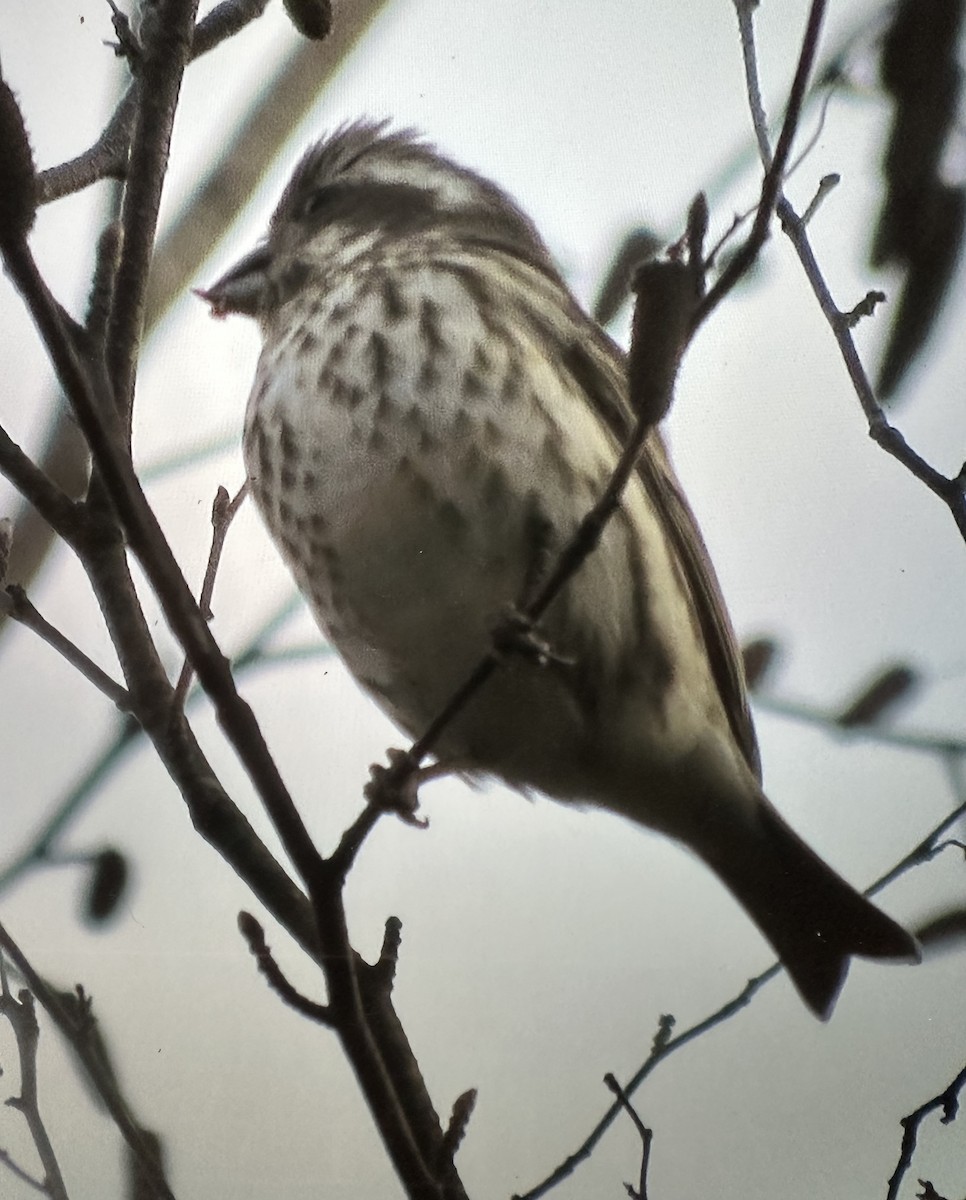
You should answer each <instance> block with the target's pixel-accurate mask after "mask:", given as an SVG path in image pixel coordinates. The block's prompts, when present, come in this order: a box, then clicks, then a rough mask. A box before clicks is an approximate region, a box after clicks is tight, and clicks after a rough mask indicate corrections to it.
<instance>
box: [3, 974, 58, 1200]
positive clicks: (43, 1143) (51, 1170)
mask: <svg viewBox="0 0 966 1200" xmlns="http://www.w3.org/2000/svg"><path fill="white" fill-rule="evenodd" d="M0 1015H2V1016H4V1017H6V1018H7V1020H8V1021H9V1022H10V1025H11V1027H12V1028H13V1032H14V1037H15V1038H16V1042H17V1053H18V1055H19V1058H20V1095H19V1096H11V1097H10V1099H8V1100H7V1104H8V1105H9V1106H10V1107H11V1108H15V1109H16V1110H17V1111H18V1112H19V1113H22V1114H23V1118H24V1120H25V1121H26V1122H27V1128H28V1129H29V1130H30V1136H31V1139H32V1140H33V1144H34V1147H35V1148H36V1150H37V1155H38V1157H39V1158H40V1162H41V1166H42V1167H43V1169H44V1180H43V1190H44V1192H45V1193H46V1194H47V1195H48V1196H49V1197H50V1200H68V1195H67V1187H66V1185H65V1183H64V1177H63V1175H62V1174H61V1170H60V1164H59V1163H58V1162H57V1155H56V1154H55V1153H54V1147H53V1143H52V1142H51V1140H50V1136H49V1134H48V1133H47V1127H46V1126H45V1125H44V1121H43V1118H42V1117H41V1115H40V1099H39V1095H38V1090H37V1045H38V1043H39V1041H40V1026H39V1025H38V1024H37V1015H36V1013H35V1011H34V998H33V996H32V995H31V994H30V992H29V991H28V990H27V989H26V988H24V989H22V990H21V992H20V994H19V996H16V997H15V996H14V995H13V993H12V992H11V991H10V987H9V984H8V982H7V968H6V963H5V960H4V956H3V953H2V951H0Z"/></svg>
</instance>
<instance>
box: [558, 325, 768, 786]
mask: <svg viewBox="0 0 966 1200" xmlns="http://www.w3.org/2000/svg"><path fill="white" fill-rule="evenodd" d="M574 307H575V309H576V312H577V315H578V317H579V319H580V323H579V326H578V327H577V328H576V329H575V336H574V337H573V338H572V339H571V341H570V343H569V345H567V346H566V347H565V348H563V354H564V362H565V363H566V365H567V369H568V370H569V371H571V372H572V374H573V376H574V378H575V379H576V380H577V381H578V382H579V384H580V385H581V386H582V387H583V388H584V390H585V391H586V392H587V394H588V396H590V398H591V400H592V401H593V403H594V406H595V408H596V410H597V412H598V413H599V414H600V416H601V418H602V419H603V421H604V422H605V423H606V425H607V426H608V428H609V429H610V430H611V432H612V433H613V434H614V436H615V437H616V438H617V440H618V442H619V444H620V445H622V446H623V445H624V444H626V442H627V440H628V438H629V437H630V436H631V433H632V431H633V428H634V415H633V413H632V411H631V409H630V405H629V403H628V398H627V377H626V356H625V355H624V353H623V351H622V350H621V349H620V348H619V347H618V346H617V345H616V344H615V343H614V342H613V341H612V340H611V339H610V338H609V337H608V336H607V335H606V334H605V333H604V332H603V331H602V330H601V329H600V328H599V327H598V326H597V325H596V324H595V323H594V322H592V321H591V320H590V319H589V318H588V317H586V316H585V315H584V314H583V313H582V312H581V311H580V309H579V308H576V305H575V306H574ZM637 472H638V475H639V476H640V478H641V481H642V482H643V484H644V487H645V489H646V491H647V494H648V496H649V498H650V500H651V503H652V504H653V506H654V509H655V511H656V512H658V513H660V514H661V516H662V518H663V520H664V524H665V529H666V532H667V536H668V540H669V542H670V544H671V546H672V547H673V550H674V556H675V559H676V561H677V563H678V565H679V567H680V570H681V576H682V579H683V582H684V584H685V586H686V588H687V590H688V592H689V593H690V596H691V601H692V604H693V606H694V611H695V612H696V614H697V617H698V623H699V628H700V630H701V636H702V638H703V640H704V646H705V650H706V652H707V655H708V660H709V662H710V663H711V670H712V674H713V677H714V681H715V684H716V685H717V688H718V693H719V695H720V696H721V702H722V704H723V706H724V709H725V712H726V714H727V716H728V722H729V724H730V726H731V731H732V733H733V734H734V737H735V741H736V742H737V743H738V745H739V746H740V748H741V751H742V754H743V755H744V757H745V760H746V761H747V763H748V765H749V767H751V769H752V771H753V772H754V774H755V777H756V778H757V779H759V781H760V779H761V759H760V757H759V753H758V740H757V738H756V736H755V728H754V724H753V723H752V719H751V711H750V709H749V706H748V694H747V689H746V687H745V673H744V667H743V664H742V659H741V651H740V649H739V647H738V643H737V639H736V638H735V634H734V630H733V628H732V626H731V620H730V618H729V616H728V610H727V608H726V607H725V602H724V597H723V596H722V595H721V587H720V585H719V583H718V579H717V576H716V575H715V571H714V567H713V565H712V563H711V556H710V555H709V554H708V550H707V547H706V546H705V544H704V538H702V536H701V532H700V530H699V529H698V524H697V522H696V520H695V518H694V514H693V513H692V511H691V506H690V505H689V504H688V501H687V499H686V498H685V495H684V492H683V491H682V489H681V485H680V483H679V482H678V480H677V477H676V476H675V474H674V470H673V468H672V467H671V464H670V461H669V459H668V455H667V450H666V448H665V446H664V441H663V439H662V438H661V435H660V432H659V431H658V430H657V429H655V430H652V432H651V433H650V434H649V436H648V439H647V441H646V443H645V445H644V449H643V451H642V452H641V456H640V458H639V459H638V462H637Z"/></svg>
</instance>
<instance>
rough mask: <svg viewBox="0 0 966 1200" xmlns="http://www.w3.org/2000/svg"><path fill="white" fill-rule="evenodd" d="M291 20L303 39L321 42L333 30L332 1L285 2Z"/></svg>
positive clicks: (287, 0)
mask: <svg viewBox="0 0 966 1200" xmlns="http://www.w3.org/2000/svg"><path fill="white" fill-rule="evenodd" d="M283 2H284V4H285V11H286V12H287V13H288V16H289V20H290V21H291V22H292V24H293V25H294V26H295V28H296V29H297V30H298V31H299V33H300V34H301V35H302V37H307V38H312V40H313V41H316V42H320V41H321V40H322V39H323V38H324V37H327V36H328V33H329V30H330V29H331V28H332V3H331V0H283Z"/></svg>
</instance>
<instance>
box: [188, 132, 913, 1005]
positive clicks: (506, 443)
mask: <svg viewBox="0 0 966 1200" xmlns="http://www.w3.org/2000/svg"><path fill="white" fill-rule="evenodd" d="M198 294H199V295H200V296H201V297H202V298H203V299H204V300H206V301H207V302H208V304H209V305H210V307H211V311H212V313H213V314H214V315H216V316H225V315H227V314H229V313H240V314H243V315H246V316H249V317H252V318H254V319H255V320H256V322H257V324H258V326H259V329H260V333H261V339H262V349H261V354H260V357H259V360H258V365H257V368H256V372H255V379H254V383H253V386H252V390H251V394H250V397H249V400H248V405H247V410H246V414H245V421H244V431H243V453H244V460H245V465H246V470H247V475H248V483H249V487H250V491H251V495H252V496H253V498H254V501H255V504H256V506H257V508H258V510H259V512H260V514H261V517H262V518H263V520H264V523H265V525H266V526H267V529H268V532H269V534H270V535H271V538H272V539H273V540H274V542H275V544H276V546H277V548H278V550H279V552H280V554H281V556H282V558H283V559H284V560H285V562H286V563H287V565H288V567H289V569H290V571H291V573H292V575H293V577H294V579H295V582H296V584H297V586H298V588H299V589H300V591H301V592H302V594H303V596H304V597H305V599H306V601H307V602H308V604H309V606H310V608H311V610H312V612H313V614H314V616H315V618H316V620H317V622H318V624H319V626H320V628H321V630H322V632H323V633H324V635H325V636H326V638H327V639H328V640H329V642H330V643H331V645H332V646H333V647H334V648H335V649H336V651H337V652H338V653H339V655H340V656H341V658H342V659H343V661H344V663H345V665H346V666H347V668H348V670H349V672H350V673H351V674H352V675H353V676H354V677H355V679H356V681H357V682H358V683H359V685H360V686H361V687H362V688H363V689H364V691H366V692H367V693H368V694H369V695H370V696H371V697H372V698H373V699H374V700H375V701H376V703H377V704H378V705H379V706H380V707H381V708H382V709H383V710H384V711H385V712H386V713H387V714H388V715H389V717H390V718H391V719H392V720H393V721H394V722H395V723H396V725H397V726H398V727H399V728H400V729H401V730H402V731H403V732H404V733H405V734H406V735H408V736H410V737H418V736H419V735H420V734H421V733H422V732H423V730H424V729H425V728H426V726H427V725H428V724H429V722H431V721H432V720H433V718H434V717H435V716H436V715H437V714H438V713H439V711H440V710H441V708H442V707H443V706H444V705H445V704H446V703H447V701H448V700H449V698H450V697H451V696H452V694H453V693H454V691H455V690H456V688H457V687H458V686H459V685H460V684H461V683H462V682H463V680H464V679H465V677H466V676H467V674H468V672H469V671H470V670H471V669H472V668H473V667H474V665H475V664H476V663H477V662H478V661H479V660H480V658H481V656H483V655H484V654H486V653H487V651H488V650H489V649H490V648H491V647H492V644H493V630H494V628H495V626H496V625H498V623H499V619H500V615H501V614H505V613H507V612H510V611H513V606H514V605H518V604H519V602H520V600H521V597H524V596H526V595H527V592H528V589H532V588H533V587H534V585H535V582H537V583H538V582H539V579H540V577H541V574H542V573H544V572H546V570H547V565H546V564H547V563H548V561H552V559H553V557H554V555H556V554H557V553H559V551H560V550H561V549H562V548H563V547H564V546H565V545H567V543H568V541H569V539H571V538H572V537H573V535H574V531H575V530H576V528H577V526H578V525H579V523H580V521H581V519H582V518H583V516H584V515H585V513H586V512H587V511H588V509H590V508H591V506H592V505H593V504H594V503H595V501H596V500H597V499H598V497H599V496H600V494H601V492H602V491H603V489H604V488H605V487H606V485H607V482H608V480H609V478H610V476H611V474H612V472H613V470H614V467H615V464H616V462H617V460H618V457H619V455H620V452H621V448H622V446H623V445H624V444H625V443H626V442H627V439H628V438H629V436H630V434H631V430H632V429H633V426H634V419H635V418H634V412H633V408H632V404H631V401H630V399H629V394H628V384H627V363H626V355H625V353H624V351H623V350H622V349H621V348H620V347H619V346H618V345H617V344H616V343H615V342H614V341H613V340H612V339H611V338H610V336H609V335H608V334H607V333H606V332H605V331H604V330H603V329H602V328H601V327H600V326H599V325H597V324H596V323H595V322H594V321H593V320H592V318H591V317H590V316H588V315H587V314H586V313H585V312H584V311H583V309H582V308H581V307H580V305H579V304H578V302H577V300H576V299H575V298H574V296H573V295H572V293H571V291H570V289H569V288H568V286H567V284H566V282H565V281H564V279H563V277H562V275H561V273H560V271H559V270H558V268H557V266H556V265H555V264H554V261H553V259H552V256H551V254H550V252H549V250H548V249H547V247H546V245H545V243H544V241H543V239H542V238H541V236H540V234H539V232H538V231H537V228H536V226H535V225H534V223H533V222H532V220H531V219H530V218H529V217H528V216H527V215H526V214H525V213H524V211H523V210H522V209H521V207H520V206H519V205H518V204H517V203H516V202H515V201H514V200H513V199H512V198H511V197H510V195H509V194H508V193H507V192H506V191H504V190H503V189H502V188H500V187H499V186H498V185H497V184H496V183H494V182H492V181H490V180H489V179H487V178H484V177H483V176H482V175H480V174H478V173H477V172H475V171H473V170H470V169H469V168H467V167H465V166H462V165H460V164H458V163H456V162H455V161H452V160H451V159H449V158H448V157H446V156H445V155H444V154H442V153H440V152H439V151H438V150H437V149H436V148H435V147H434V146H433V145H432V144H431V143H430V142H428V141H426V140H425V139H424V138H422V137H421V136H420V135H418V134H417V133H415V132H413V131H411V130H408V129H402V130H397V129H394V128H392V127H391V126H390V125H389V123H388V122H385V121H372V120H367V119H366V120H359V121H354V122H351V123H348V124H345V125H343V126H340V127H339V128H337V129H336V130H335V131H334V132H332V133H330V134H328V135H326V136H323V137H322V138H321V139H320V140H319V141H317V142H316V143H314V144H313V145H312V146H311V147H310V148H309V149H308V150H307V152H306V153H305V154H304V155H303V157H302V158H301V160H300V161H299V162H298V164H297V165H296V167H295V169H294V172H293V174H292V176H291V179H290V181H289V182H288V184H287V186H286V187H285V189H284V191H283V193H282V196H281V199H280V200H279V202H278V205H277V207H276V209H275V211H274V213H273V215H272V217H271V219H270V222H269V228H268V233H267V235H266V236H265V238H264V239H263V240H262V241H261V242H260V243H259V244H258V245H257V246H256V247H255V249H254V250H252V251H251V252H250V253H249V254H247V255H246V256H245V257H243V258H242V259H241V260H240V261H239V262H237V263H236V264H235V265H234V266H233V267H231V268H229V269H228V270H227V271H226V272H225V273H224V274H223V275H222V276H221V277H220V278H219V279H218V280H217V281H216V282H215V283H214V284H212V285H211V286H210V287H207V288H203V289H199V293H198ZM539 632H540V637H541V638H542V639H544V642H545V644H546V645H547V646H549V647H550V648H551V652H550V653H549V654H547V655H545V656H544V661H543V663H542V665H535V664H534V663H533V662H532V661H529V660H528V658H527V656H526V655H523V654H513V653H510V654H507V655H505V656H504V661H503V663H502V665H501V667H500V669H499V670H498V671H497V672H496V673H495V675H494V676H493V677H492V678H491V679H490V680H489V681H488V682H487V683H486V684H485V685H484V686H483V687H482V688H480V689H479V690H478V691H477V692H476V693H475V694H474V695H473V696H472V697H471V698H470V699H469V701H468V702H467V703H466V704H465V705H464V707H463V708H462V709H461V710H460V711H459V713H458V714H457V715H456V717H455V718H454V719H453V720H452V721H451V722H450V724H449V725H448V726H447V727H446V729H445V731H444V733H443V734H442V736H441V737H440V740H439V742H438V744H437V745H436V747H435V748H434V752H435V754H436V757H437V759H438V764H439V767H440V769H446V770H451V771H453V772H454V773H459V774H462V775H464V776H466V777H467V778H469V779H471V780H474V779H479V778H486V777H492V778H496V779H498V780H501V781H503V782H504V783H505V784H507V785H509V786H510V787H511V788H514V789H516V790H518V791H520V792H522V793H524V794H534V793H540V794H544V795H546V796H548V797H550V798H552V799H554V800H557V801H560V802H562V803H564V804H570V805H575V806H578V807H584V808H600V809H604V810H607V811H609V812H611V813H614V814H617V815H618V816H620V817H623V818H626V819H627V820H629V821H630V822H633V823H635V824H637V825H639V826H643V827H645V828H646V829H648V830H651V831H654V832H656V833H658V834H662V835H665V836H667V837H669V838H671V839H673V840H674V841H676V842H677V843H679V844H681V845H683V846H685V847H686V848H687V849H689V850H690V851H691V852H692V853H693V854H694V855H696V856H697V858H698V859H700V860H701V861H702V862H703V863H704V864H706V866H707V867H709V868H710V869H711V870H712V871H713V872H714V873H715V874H716V875H717V877H718V878H719V879H720V881H721V882H722V883H723V884H724V886H725V888H726V889H727V890H728V891H729V892H730V893H731V894H732V896H733V897H734V898H735V899H736V900H737V901H738V903H739V904H740V905H741V906H742V907H743V908H744V910H745V911H746V912H747V914H748V916H749V917H750V918H751V920H752V921H753V922H754V923H755V924H756V925H757V927H758V929H759V930H760V932H761V933H762V934H763V935H764V937H765V939H766V940H767V942H768V943H769V944H770V945H771V947H772V948H773V950H774V951H775V953H776V954H777V956H778V958H779V959H780V961H781V963H782V964H783V966H784V968H785V970H786V971H787V972H788V975H789V976H790V978H791V980H792V982H793V984H794V985H795V987H796V988H797V990H798V992H799V993H800V995H801V997H802V998H803V1000H804V1001H805V1003H806V1004H807V1005H808V1007H809V1008H810V1009H811V1010H812V1011H813V1012H814V1013H815V1014H816V1015H817V1016H819V1017H820V1018H822V1019H826V1018H827V1017H828V1016H829V1015H830V1013H831V1010H832V1008H833V1006H834V1003H835V1001H836V998H837V996H838V994H839V991H840V989H841V987H842V984H843V982H844V979H845V976H846V972H847V970H848V966H849V963H850V960H851V958H852V957H853V956H856V955H858V956H863V957H868V958H875V959H902V960H906V961H916V960H917V959H918V956H919V951H918V945H917V942H916V940H915V939H914V938H913V937H912V936H911V935H910V934H909V933H908V932H907V931H906V930H905V929H903V928H902V927H901V926H900V925H899V924H898V923H896V922H895V921H894V920H893V919H892V918H891V917H889V916H887V915H886V914H885V913H884V912H882V911H881V910H880V909H879V908H877V907H876V906H874V905H873V904H872V903H871V902H870V901H869V900H868V899H866V898H865V897H864V896H862V895H861V894H860V893H859V892H858V891H857V890H856V889H854V888H853V887H852V886H851V885H850V884H849V883H847V882H846V881H845V880H844V879H843V878H842V877H841V876H839V875H838V874H837V873H836V872H835V871H834V870H833V869H832V868H831V867H830V866H829V865H828V864H826V863H825V861H824V860H823V859H822V858H820V857H819V855H817V854H816V853H815V852H814V851H813V850H812V849H811V848H810V847H809V846H808V845H807V844H806V842H805V841H804V840H803V839H802V838H801V837H800V836H799V835H798V834H797V833H796V832H795V831H794V830H793V829H792V828H791V827H790V825H789V824H788V823H787V822H786V821H785V819H784V818H783V817H782V816H781V815H780V814H779V812H778V810H777V809H776V808H775V807H774V806H773V805H772V803H771V802H770V801H769V800H768V798H767V797H766V795H765V792H764V790H763V787H762V773H761V763H760V757H759V751H758V744H757V740H756V735H755V729H754V725H753V721H752V716H751V713H750V709H749V702H748V696H747V688H746V685H745V680H744V674H743V667H742V659H741V653H740V650H739V647H738V644H737V641H736V638H735V634H734V631H733V629H732V626H731V622H730V619H729V616H728V613H727V609H726V607H725V603H724V600H723V597H722V594H721V590H720V587H719V584H718V581H717V579H716V576H715V572H714V568H713V566H712V564H711V560H710V557H709V555H708V551H707V549H706V547H705V543H704V540H703V538H702V535H701V533H700V531H699V528H698V525H697V522H696V520H695V517H694V515H693V513H692V511H691V508H690V506H689V504H688V501H687V499H686V497H685V495H684V492H683V491H682V488H681V485H680V483H679V482H678V479H677V477H676V475H675V473H674V471H673V469H672V466H671V462H670V459H669V456H668V453H667V450H666V447H665V443H664V440H663V438H662V435H661V432H660V430H659V429H657V428H655V429H652V430H650V431H649V432H648V434H647V437H646V440H645V443H644V446H643V450H642V452H641V455H640V457H639V459H638V461H637V463H636V467H635V470H634V472H633V474H632V476H631V478H630V480H629V482H628V484H627V486H626V488H625V489H624V491H623V493H622V496H621V499H620V503H619V505H618V507H617V510H616V511H615V512H614V514H613V516H612V519H611V520H610V521H609V522H608V523H607V524H606V526H605V527H604V529H603V532H602V535H601V538H600V541H599V544H598V546H597V547H596V549H595V550H594V552H593V553H592V554H591V555H590V556H589V557H588V558H587V560H586V561H585V562H584V563H583V564H582V565H581V567H580V568H579V570H578V571H577V572H576V574H575V575H574V576H573V578H571V579H570V580H569V581H568V582H567V583H566V585H565V586H564V587H563V589H562V590H561V592H560V594H559V595H558V596H557V597H556V598H555V599H554V601H553V602H552V604H551V605H550V606H549V608H548V609H547V611H546V613H545V615H544V617H543V619H542V620H541V623H540V631H539Z"/></svg>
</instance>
